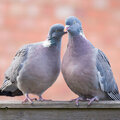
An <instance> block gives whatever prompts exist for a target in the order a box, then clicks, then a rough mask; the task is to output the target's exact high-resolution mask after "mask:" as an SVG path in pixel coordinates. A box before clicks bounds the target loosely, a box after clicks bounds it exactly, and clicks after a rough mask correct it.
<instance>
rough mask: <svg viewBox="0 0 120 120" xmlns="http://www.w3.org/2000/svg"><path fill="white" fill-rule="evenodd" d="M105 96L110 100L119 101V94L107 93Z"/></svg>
mask: <svg viewBox="0 0 120 120" xmlns="http://www.w3.org/2000/svg"><path fill="white" fill-rule="evenodd" d="M107 95H108V97H109V98H110V99H111V100H120V94H119V93H115V92H109V93H107Z"/></svg>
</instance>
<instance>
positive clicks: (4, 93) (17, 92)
mask: <svg viewBox="0 0 120 120" xmlns="http://www.w3.org/2000/svg"><path fill="white" fill-rule="evenodd" d="M21 95H23V93H22V92H21V91H20V90H19V89H17V90H15V91H14V92H11V91H4V90H0V96H10V97H15V96H21Z"/></svg>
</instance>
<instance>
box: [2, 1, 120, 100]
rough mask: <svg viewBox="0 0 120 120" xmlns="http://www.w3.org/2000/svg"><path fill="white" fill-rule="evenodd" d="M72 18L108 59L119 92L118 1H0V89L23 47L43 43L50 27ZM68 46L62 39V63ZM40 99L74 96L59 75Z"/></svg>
mask: <svg viewBox="0 0 120 120" xmlns="http://www.w3.org/2000/svg"><path fill="white" fill-rule="evenodd" d="M72 15H74V16H76V17H78V18H79V19H80V20H81V22H82V26H83V30H84V33H85V36H86V37H87V39H88V40H90V41H91V42H92V43H93V44H94V46H96V47H97V48H100V49H101V50H103V51H104V53H105V54H106V55H107V57H108V59H109V61H110V63H111V66H112V70H113V73H114V76H115V79H116V82H117V84H118V87H119V88H120V0H0V86H1V85H2V83H3V80H4V72H5V71H6V69H7V68H8V67H9V65H10V63H11V61H12V59H13V57H14V55H15V53H16V52H17V50H18V49H19V48H20V47H21V46H22V45H24V44H28V43H33V42H39V41H43V40H45V39H46V37H47V34H48V30H49V28H50V26H51V25H53V24H55V23H62V24H65V18H66V17H68V16H72ZM67 42H68V39H67V35H65V36H64V37H63V40H62V54H61V59H62V57H63V55H64V52H65V50H66V45H67ZM43 97H44V98H48V99H53V100H70V99H72V98H75V97H77V95H75V94H74V93H73V92H72V91H71V90H70V89H69V88H68V87H67V85H66V83H65V81H64V79H63V77H62V75H61V74H60V76H59V77H58V79H57V81H56V82H55V83H54V84H53V85H52V87H50V88H49V89H48V90H47V91H46V92H45V93H44V94H43ZM23 98H24V97H14V98H10V97H0V100H22V99H23Z"/></svg>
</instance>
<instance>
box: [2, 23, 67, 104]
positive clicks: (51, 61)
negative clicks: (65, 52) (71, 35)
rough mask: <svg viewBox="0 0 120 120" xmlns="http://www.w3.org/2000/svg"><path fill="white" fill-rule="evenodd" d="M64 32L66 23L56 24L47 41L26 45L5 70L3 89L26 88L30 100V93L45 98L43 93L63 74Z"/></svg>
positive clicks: (25, 92) (19, 89)
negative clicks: (62, 42)
mask: <svg viewBox="0 0 120 120" xmlns="http://www.w3.org/2000/svg"><path fill="white" fill-rule="evenodd" d="M64 34H65V32H64V26H63V25H61V24H55V25H53V26H52V27H51V28H50V31H49V34H48V38H47V40H46V41H43V42H38V43H33V44H28V45H25V46H23V47H22V48H21V49H20V50H19V51H18V52H17V54H16V55H15V57H14V59H13V62H12V64H11V66H10V67H9V68H8V70H7V72H6V73H5V81H4V83H3V85H2V88H1V90H2V91H9V92H11V93H13V92H15V91H16V90H18V94H19V92H20V91H22V93H23V94H25V96H26V98H27V99H28V101H30V102H31V99H30V98H29V96H28V94H29V93H32V94H36V95H38V96H39V98H40V99H41V95H42V93H43V92H44V91H45V90H46V89H48V88H49V87H50V86H51V85H52V84H53V83H54V82H55V80H56V79H57V77H58V75H59V72H60V48H61V38H62V36H63V35H64ZM16 95H17V93H16Z"/></svg>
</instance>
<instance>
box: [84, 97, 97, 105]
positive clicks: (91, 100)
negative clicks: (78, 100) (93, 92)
mask: <svg viewBox="0 0 120 120" xmlns="http://www.w3.org/2000/svg"><path fill="white" fill-rule="evenodd" d="M86 100H88V101H89V102H88V105H91V103H92V102H94V101H97V102H98V101H99V99H98V97H97V96H95V97H93V98H91V99H89V98H87V99H86Z"/></svg>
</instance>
